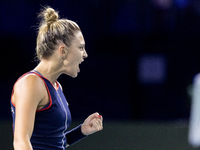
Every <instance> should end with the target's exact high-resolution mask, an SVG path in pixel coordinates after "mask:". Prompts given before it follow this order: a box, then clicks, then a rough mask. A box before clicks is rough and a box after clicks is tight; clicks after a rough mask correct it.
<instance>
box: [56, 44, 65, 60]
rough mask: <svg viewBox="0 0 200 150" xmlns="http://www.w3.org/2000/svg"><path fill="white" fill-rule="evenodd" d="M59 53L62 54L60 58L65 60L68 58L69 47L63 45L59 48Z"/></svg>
mask: <svg viewBox="0 0 200 150" xmlns="http://www.w3.org/2000/svg"><path fill="white" fill-rule="evenodd" d="M58 52H59V54H60V56H61V57H62V58H63V59H65V58H66V56H67V47H66V46H65V45H64V44H61V45H60V46H59V47H58Z"/></svg>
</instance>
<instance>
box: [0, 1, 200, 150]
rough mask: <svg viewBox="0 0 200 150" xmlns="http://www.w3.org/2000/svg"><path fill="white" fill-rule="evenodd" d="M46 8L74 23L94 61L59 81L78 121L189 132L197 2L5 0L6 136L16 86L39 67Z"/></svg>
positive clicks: (1, 12) (199, 49)
mask: <svg viewBox="0 0 200 150" xmlns="http://www.w3.org/2000/svg"><path fill="white" fill-rule="evenodd" d="M46 5H49V6H51V7H53V8H54V9H56V10H58V11H59V14H60V17H61V18H68V19H71V20H73V21H76V22H77V23H78V24H79V26H80V27H81V29H82V32H83V35H84V38H85V41H86V50H87V53H88V55H89V57H88V58H87V59H86V60H85V62H84V63H83V64H81V66H80V67H81V72H80V74H79V75H78V77H77V78H75V79H73V78H71V77H67V76H64V75H62V76H61V77H60V78H59V82H61V84H62V86H63V88H64V93H65V95H66V97H67V99H68V102H69V104H70V109H71V113H72V117H73V118H74V119H75V120H76V119H84V118H86V117H87V116H88V115H89V114H91V113H93V112H96V111H98V112H99V113H100V114H102V115H103V116H104V120H105V122H106V121H108V122H109V121H117V122H121V123H122V122H123V121H131V122H151V123H152V122H167V123H169V122H174V121H175V122H177V121H180V120H181V122H184V123H183V124H184V125H185V124H187V121H188V120H189V115H190V104H191V99H190V96H189V94H188V93H189V89H190V88H189V87H190V85H191V84H192V82H193V77H194V75H196V74H197V73H198V72H200V59H199V58H200V45H199V40H200V38H199V34H200V1H199V0H148V1H147V0H84V1H83V0H51V1H50V0H29V1H27V0H20V1H14V0H1V2H0V43H1V44H0V49H1V52H2V55H1V59H0V61H1V74H0V75H1V80H0V91H1V105H0V122H3V123H2V124H3V125H5V124H4V123H5V122H8V125H5V127H4V128H5V129H8V128H11V123H10V122H11V113H10V95H11V91H12V86H13V84H14V82H15V81H16V80H17V78H18V77H19V76H21V75H22V74H23V73H25V72H28V71H30V70H31V69H33V68H34V67H35V66H36V65H37V62H36V61H35V44H36V35H37V27H38V23H39V21H38V19H37V14H38V13H39V12H40V9H41V7H42V6H46ZM145 129H146V128H145ZM186 130H187V127H186V129H185V130H184V133H185V134H184V138H185V139H186V136H187V133H186ZM8 132H9V133H10V130H9V131H8ZM108 132H109V131H108ZM2 137H3V136H1V135H0V140H1V138H2ZM8 141H9V142H10V138H9V139H8ZM184 142H185V143H187V141H186V140H185V141H184ZM110 149H111V148H110ZM123 149H128V148H122V150H123ZM133 149H134V148H133ZM139 149H142V148H139ZM146 149H147V148H146ZM148 149H151V148H150V147H148ZM161 149H162V150H164V148H161ZM167 149H168V150H169V149H170V150H173V148H167ZM188 149H189V148H186V150H188ZM152 150H156V148H152ZM174 150H178V148H176V149H174ZM181 150H183V149H181Z"/></svg>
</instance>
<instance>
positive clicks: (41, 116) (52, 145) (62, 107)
mask: <svg viewBox="0 0 200 150" xmlns="http://www.w3.org/2000/svg"><path fill="white" fill-rule="evenodd" d="M28 74H35V75H37V76H39V77H40V78H41V79H42V80H43V81H44V84H45V86H46V89H47V92H48V95H49V99H50V102H49V104H47V105H46V106H45V107H43V108H42V109H40V110H37V111H36V115H35V124H34V130H33V133H32V137H31V144H32V147H33V149H34V150H64V149H66V146H67V143H68V142H67V139H68V136H69V143H68V144H73V143H75V142H76V141H79V140H80V139H82V138H83V137H84V135H83V134H82V133H81V130H80V126H78V127H77V128H75V129H73V130H72V131H67V128H68V127H69V125H70V123H71V114H70V111H69V107H68V103H67V100H66V98H65V96H64V94H63V92H62V89H61V87H60V85H59V84H58V82H56V84H57V89H55V88H54V86H53V85H52V83H51V82H50V81H49V80H48V79H46V78H45V77H44V76H42V75H41V74H40V73H39V72H37V71H31V72H28V73H26V74H24V75H23V76H21V77H20V78H19V79H18V80H20V79H21V78H22V77H24V76H25V75H28ZM13 89H14V88H13ZM13 92H14V91H13ZM13 92H12V93H13ZM11 111H12V117H13V131H14V129H15V127H14V125H15V105H14V104H13V103H12V99H11ZM67 135H68V136H67ZM71 138H72V139H71ZM70 140H71V141H72V142H70Z"/></svg>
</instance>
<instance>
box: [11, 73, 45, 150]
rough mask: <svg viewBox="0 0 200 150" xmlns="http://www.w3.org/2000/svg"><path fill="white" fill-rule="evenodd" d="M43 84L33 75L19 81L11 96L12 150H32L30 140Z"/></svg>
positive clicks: (41, 97) (41, 96) (42, 94)
mask: <svg viewBox="0 0 200 150" xmlns="http://www.w3.org/2000/svg"><path fill="white" fill-rule="evenodd" d="M43 88H44V84H43V82H41V79H39V78H38V77H37V76H35V75H28V76H25V77H23V78H22V79H20V80H19V81H18V82H17V83H16V85H15V87H14V94H13V96H12V100H13V103H14V104H15V107H16V108H15V109H16V111H15V131H14V143H13V144H14V149H15V150H32V146H31V143H30V138H31V135H32V132H33V127H34V120H35V112H36V110H37V107H38V105H39V103H40V101H41V100H42V99H43V98H44V92H42V91H44V90H43Z"/></svg>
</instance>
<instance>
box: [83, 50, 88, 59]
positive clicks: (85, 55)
mask: <svg viewBox="0 0 200 150" xmlns="http://www.w3.org/2000/svg"><path fill="white" fill-rule="evenodd" d="M87 57H88V54H87V52H86V50H85V51H84V53H83V58H87Z"/></svg>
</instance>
